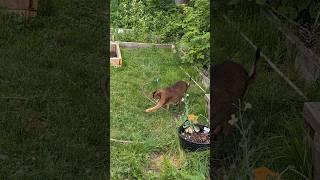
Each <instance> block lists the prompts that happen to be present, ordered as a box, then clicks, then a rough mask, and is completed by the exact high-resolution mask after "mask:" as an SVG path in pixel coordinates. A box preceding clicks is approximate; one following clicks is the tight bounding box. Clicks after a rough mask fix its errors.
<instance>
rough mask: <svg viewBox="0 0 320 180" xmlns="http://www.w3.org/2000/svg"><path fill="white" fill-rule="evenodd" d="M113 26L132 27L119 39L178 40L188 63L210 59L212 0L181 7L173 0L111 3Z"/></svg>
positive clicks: (128, 0)
mask: <svg viewBox="0 0 320 180" xmlns="http://www.w3.org/2000/svg"><path fill="white" fill-rule="evenodd" d="M111 5H112V7H113V8H116V10H112V11H113V12H112V15H111V20H112V25H111V27H113V28H125V29H131V30H130V31H128V32H129V34H128V33H123V34H116V36H117V39H118V40H122V41H132V40H133V39H134V40H135V41H139V42H153V43H175V44H177V47H179V52H180V53H179V54H180V55H181V57H182V59H183V61H184V62H188V63H201V64H206V63H208V62H209V47H210V46H209V42H210V34H209V29H210V25H209V24H210V21H209V20H210V4H209V0H197V1H195V0H194V1H190V3H189V6H177V5H176V4H175V3H174V1H171V0H146V1H142V0H132V1H131V0H122V1H116V0H114V1H113V2H111Z"/></svg>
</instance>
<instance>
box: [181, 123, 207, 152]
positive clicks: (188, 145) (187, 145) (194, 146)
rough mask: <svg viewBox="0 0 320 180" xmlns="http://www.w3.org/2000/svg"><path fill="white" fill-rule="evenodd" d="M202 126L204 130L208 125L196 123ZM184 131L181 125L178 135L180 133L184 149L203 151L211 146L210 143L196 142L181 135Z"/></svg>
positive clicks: (201, 128) (201, 130)
mask: <svg viewBox="0 0 320 180" xmlns="http://www.w3.org/2000/svg"><path fill="white" fill-rule="evenodd" d="M196 125H197V126H198V127H199V128H200V132H203V128H204V127H206V126H204V125H201V124H196ZM183 132H184V128H183V126H180V127H179V129H178V135H179V140H180V145H181V147H182V148H183V149H185V150H188V151H203V150H207V149H208V148H209V147H210V143H195V142H191V141H189V140H186V139H184V138H183V136H182V135H181V134H182V133H183Z"/></svg>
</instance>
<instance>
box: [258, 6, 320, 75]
mask: <svg viewBox="0 0 320 180" xmlns="http://www.w3.org/2000/svg"><path fill="white" fill-rule="evenodd" d="M262 13H263V15H264V16H265V17H266V18H267V19H268V20H269V21H270V22H271V23H273V24H274V25H275V26H276V27H277V28H278V30H279V31H280V32H282V33H283V34H284V35H285V37H286V38H287V43H288V45H289V47H291V48H293V49H291V50H290V51H291V52H293V53H294V56H295V57H293V58H294V60H295V67H296V69H298V70H299V71H300V73H301V74H302V75H303V77H304V79H305V80H306V81H316V80H318V79H319V78H320V57H319V56H318V55H317V54H315V53H314V52H313V51H312V50H311V49H310V48H307V47H306V46H305V44H304V43H303V42H302V41H301V40H300V39H299V38H298V37H297V36H296V35H294V34H293V33H292V32H291V31H290V30H289V29H288V28H286V27H285V26H283V25H282V23H281V20H280V19H279V18H278V17H277V16H276V15H275V14H274V13H273V12H271V11H265V10H264V11H262ZM291 55H292V54H291Z"/></svg>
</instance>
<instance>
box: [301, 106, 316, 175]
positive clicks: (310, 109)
mask: <svg viewBox="0 0 320 180" xmlns="http://www.w3.org/2000/svg"><path fill="white" fill-rule="evenodd" d="M303 116H304V122H305V125H306V128H307V131H308V132H309V138H308V139H309V144H310V145H311V148H312V158H313V179H318V178H319V177H320V102H306V103H304V107H303Z"/></svg>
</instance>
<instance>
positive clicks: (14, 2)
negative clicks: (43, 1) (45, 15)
mask: <svg viewBox="0 0 320 180" xmlns="http://www.w3.org/2000/svg"><path fill="white" fill-rule="evenodd" d="M38 2H39V0H0V6H3V7H5V8H8V11H9V12H13V13H16V14H19V15H22V16H31V17H33V16H36V15H37V10H38Z"/></svg>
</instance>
